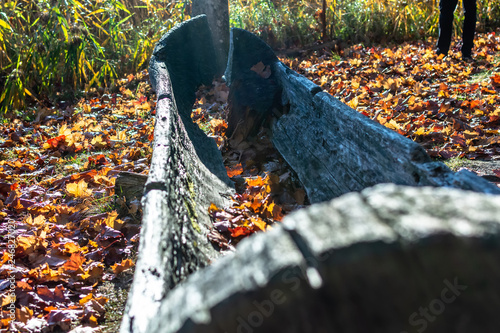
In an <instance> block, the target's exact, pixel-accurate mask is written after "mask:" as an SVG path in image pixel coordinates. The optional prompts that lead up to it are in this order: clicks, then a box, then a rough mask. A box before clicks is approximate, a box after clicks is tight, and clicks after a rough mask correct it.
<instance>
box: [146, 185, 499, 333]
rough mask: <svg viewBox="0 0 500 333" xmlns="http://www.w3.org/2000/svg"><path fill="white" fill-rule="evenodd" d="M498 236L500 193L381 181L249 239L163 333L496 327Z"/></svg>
mask: <svg viewBox="0 0 500 333" xmlns="http://www.w3.org/2000/svg"><path fill="white" fill-rule="evenodd" d="M499 237H500V196H491V195H485V194H479V193H473V192H468V191H462V190H457V189H445V188H435V187H402V186H396V185H392V184H383V185H377V186H376V187H374V188H370V189H366V190H363V191H362V192H360V193H350V194H347V195H344V196H342V197H340V198H337V199H335V200H333V201H331V202H326V203H322V204H316V205H313V206H311V207H309V208H307V209H303V210H300V211H297V212H296V213H293V214H291V215H289V216H287V217H285V220H284V221H283V225H282V226H278V227H276V228H274V229H273V230H272V231H270V232H267V233H263V234H256V235H254V236H252V237H250V238H249V239H246V240H244V241H242V242H241V243H240V244H239V245H238V247H237V250H236V253H234V255H230V256H228V257H224V258H221V259H219V260H218V261H217V262H216V263H214V264H213V265H211V266H210V267H207V268H205V269H204V270H202V271H198V272H196V273H194V274H193V275H191V276H190V277H189V278H188V279H187V280H186V281H185V282H183V283H182V284H180V285H178V286H177V287H176V288H175V289H173V290H172V291H171V292H170V293H169V295H168V296H167V298H166V299H165V301H164V302H163V303H162V306H161V310H160V317H159V318H158V319H157V320H155V323H154V326H152V332H164V333H167V332H190V333H195V332H203V333H211V332H213V333H215V332H245V333H247V332H262V333H265V332H273V333H274V332H291V333H294V332H297V333H298V332H301V333H304V332H311V333H312V332H314V333H316V332H380V333H382V332H384V333H385V332H405V331H407V332H413V331H417V330H422V331H423V330H425V331H426V332H454V331H457V330H459V329H460V330H462V331H464V332H495V330H496V329H497V328H498V327H499V326H500V317H498V315H497V312H498V309H500V300H499V298H498V293H497V292H496V291H497V290H499V288H500V266H499V262H500V261H499V259H500V251H499V250H500V242H498V239H499ZM427 315H428V316H427ZM426 316H427V317H426ZM428 318H430V319H428Z"/></svg>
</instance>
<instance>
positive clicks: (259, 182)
mask: <svg viewBox="0 0 500 333" xmlns="http://www.w3.org/2000/svg"><path fill="white" fill-rule="evenodd" d="M245 181H246V183H247V184H248V186H251V187H253V186H259V187H260V186H262V185H264V179H262V177H261V176H258V177H257V178H256V179H252V178H247V179H246V180H245Z"/></svg>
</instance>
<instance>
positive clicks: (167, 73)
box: [120, 16, 233, 333]
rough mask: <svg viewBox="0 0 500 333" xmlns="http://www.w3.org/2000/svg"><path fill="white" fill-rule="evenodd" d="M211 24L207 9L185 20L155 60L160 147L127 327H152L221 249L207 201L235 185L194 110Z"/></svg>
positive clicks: (145, 331) (222, 197)
mask: <svg viewBox="0 0 500 333" xmlns="http://www.w3.org/2000/svg"><path fill="white" fill-rule="evenodd" d="M207 31H209V30H208V25H207V21H206V17H204V16H200V17H196V18H193V19H192V20H190V21H187V22H185V23H184V24H182V25H180V26H178V27H177V28H175V29H173V30H171V31H170V32H169V33H168V34H167V35H166V36H164V37H163V38H162V39H161V41H160V42H159V44H158V45H157V47H156V48H155V53H154V57H153V58H152V60H151V67H150V76H151V77H152V81H153V85H154V87H155V89H156V92H157V96H158V97H157V105H156V123H155V131H154V142H153V145H154V148H153V156H152V160H151V167H150V171H149V175H148V179H147V182H146V184H145V190H144V196H143V199H142V206H143V221H142V225H143V226H142V230H141V242H140V246H139V258H138V261H137V264H136V270H135V275H134V282H133V285H132V289H131V291H130V293H129V299H128V302H127V307H126V310H125V315H124V318H123V321H122V325H121V331H120V332H122V333H131V332H134V333H149V332H153V331H152V330H151V328H150V326H151V323H152V322H155V320H156V319H157V318H158V310H159V307H160V305H161V303H162V302H163V300H164V298H165V296H166V295H167V293H168V291H169V290H171V289H172V288H173V287H174V286H175V285H177V284H178V283H179V282H181V281H182V280H184V279H185V278H186V277H187V276H188V275H189V274H191V273H192V272H194V271H196V270H197V269H199V268H201V267H204V266H206V265H207V264H208V263H210V262H211V261H212V260H214V259H215V258H216V257H217V256H218V255H219V252H218V251H217V250H216V249H214V248H213V246H212V245H211V243H210V242H209V241H208V238H207V235H208V232H209V228H210V226H211V221H210V217H209V216H208V207H209V206H210V204H211V203H215V204H216V205H218V206H227V205H229V197H230V196H231V194H232V193H233V190H232V188H231V187H230V186H229V185H228V184H230V183H231V182H230V180H229V178H228V177H227V174H226V172H225V169H224V166H223V163H222V157H221V155H220V152H219V150H218V149H217V146H216V144H215V142H214V141H213V140H212V139H209V138H208V137H207V136H206V135H204V134H203V132H201V130H199V128H197V126H196V128H195V125H194V124H193V123H192V121H191V119H190V118H189V114H190V109H191V106H192V102H194V93H195V91H196V89H197V88H198V86H199V85H201V84H202V83H205V82H207V81H209V82H211V81H212V78H213V73H214V70H213V66H214V63H213V52H211V51H210V50H211V48H210V43H211V41H210V40H206V38H207V35H205V33H206V32H207ZM188 54H196V55H195V56H191V57H188V56H187V55H188ZM181 58H182V59H181ZM180 59H181V60H180ZM186 59H190V60H189V61H187V60H186ZM211 68H212V69H211ZM174 84H175V86H173V85H174ZM189 103H191V105H190V104H189ZM200 132H201V134H200Z"/></svg>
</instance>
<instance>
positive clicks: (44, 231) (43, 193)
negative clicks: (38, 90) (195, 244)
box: [0, 72, 155, 332]
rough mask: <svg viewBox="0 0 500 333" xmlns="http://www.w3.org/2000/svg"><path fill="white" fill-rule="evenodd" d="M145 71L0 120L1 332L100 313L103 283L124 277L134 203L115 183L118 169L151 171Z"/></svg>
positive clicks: (54, 325) (68, 324)
mask: <svg viewBox="0 0 500 333" xmlns="http://www.w3.org/2000/svg"><path fill="white" fill-rule="evenodd" d="M147 80H148V77H147V73H146V72H144V73H140V74H138V75H136V76H133V75H130V76H129V77H128V78H126V79H123V80H121V81H120V88H119V91H117V92H116V93H110V94H102V95H99V96H98V97H95V98H88V99H83V100H82V101H81V102H80V103H79V104H77V105H75V106H71V107H66V108H65V109H58V108H51V109H48V108H44V107H40V108H38V109H37V110H36V112H35V113H34V114H32V115H24V117H25V118H26V117H27V116H31V117H32V118H33V119H31V121H29V120H27V119H22V118H20V119H13V120H12V121H9V122H4V123H3V124H2V125H1V127H0V133H1V136H0V156H1V161H0V234H1V236H2V238H3V240H2V243H1V248H2V253H1V258H0V264H1V267H0V278H1V279H2V280H1V281H0V292H1V294H0V301H1V304H2V320H1V329H2V331H6V330H8V329H10V330H11V331H12V332H17V331H19V332H41V331H53V330H55V331H58V330H60V331H68V330H70V329H71V328H74V327H75V326H78V325H85V326H90V327H97V326H99V324H100V323H102V322H103V320H104V318H105V316H106V310H107V309H108V310H109V305H108V304H107V303H108V297H106V295H103V294H101V293H100V290H99V288H101V287H102V285H103V284H105V282H107V281H111V282H113V281H118V283H120V279H121V277H120V275H122V274H123V272H124V271H127V270H128V269H129V268H131V267H132V266H133V264H134V262H133V260H132V259H133V258H134V257H135V252H136V249H137V243H138V237H139V231H140V227H139V225H138V222H139V219H140V207H139V203H138V202H131V203H124V202H123V201H121V200H120V198H116V197H115V196H114V183H115V180H116V176H117V174H118V173H119V172H121V171H131V172H137V173H147V172H148V168H149V161H150V156H151V150H152V148H151V140H152V137H153V135H152V133H153V117H152V116H151V113H152V110H154V106H155V105H154V96H153V94H152V93H151V91H150V86H149V84H148V83H147ZM124 210H125V211H126V212H127V214H125V215H124V216H119V213H118V211H124ZM127 288H128V286H127ZM14 294H15V297H14ZM14 301H15V310H13V311H12V312H13V317H14V316H15V320H13V321H11V320H10V319H11V318H13V317H11V311H10V310H11V309H14V307H13V306H11V304H14V303H13V302H14ZM121 306H123V304H121ZM113 311H118V312H119V309H113ZM102 328H103V329H104V330H105V327H102ZM96 330H98V329H96ZM114 331H116V327H115V328H114Z"/></svg>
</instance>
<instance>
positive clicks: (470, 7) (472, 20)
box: [462, 0, 477, 58]
mask: <svg viewBox="0 0 500 333" xmlns="http://www.w3.org/2000/svg"><path fill="white" fill-rule="evenodd" d="M463 6H464V16H465V18H464V27H463V30H464V31H463V36H462V39H463V45H462V57H463V58H470V57H471V56H472V48H473V47H474V33H475V32H476V11H477V9H476V0H463Z"/></svg>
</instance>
